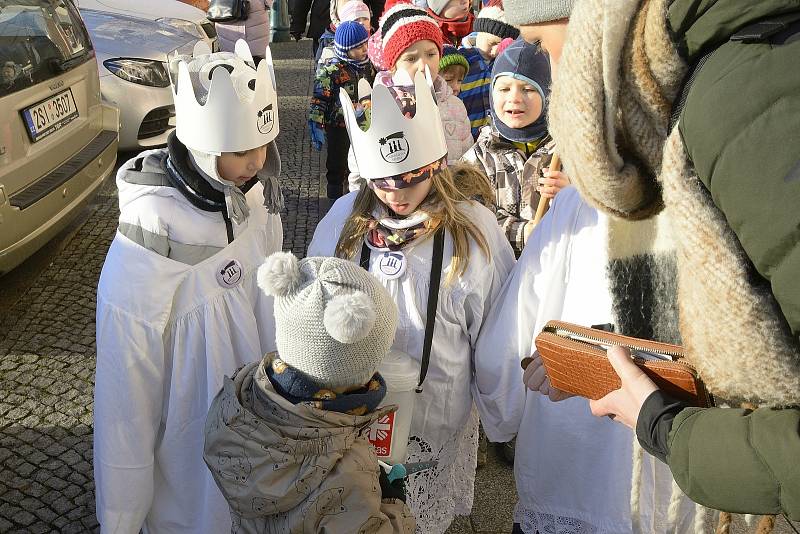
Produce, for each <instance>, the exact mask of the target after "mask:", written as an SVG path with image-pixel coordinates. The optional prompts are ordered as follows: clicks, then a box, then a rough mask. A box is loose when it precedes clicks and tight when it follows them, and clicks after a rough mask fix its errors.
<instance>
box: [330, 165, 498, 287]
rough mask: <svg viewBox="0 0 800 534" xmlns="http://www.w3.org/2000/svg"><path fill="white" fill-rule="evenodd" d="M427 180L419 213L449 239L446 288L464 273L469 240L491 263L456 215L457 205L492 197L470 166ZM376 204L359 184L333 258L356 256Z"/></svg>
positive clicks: (482, 242)
mask: <svg viewBox="0 0 800 534" xmlns="http://www.w3.org/2000/svg"><path fill="white" fill-rule="evenodd" d="M431 180H432V184H431V191H430V193H428V196H427V198H426V199H425V201H424V202H423V203H422V204H420V208H419V209H420V211H424V212H426V213H427V214H428V215H429V216H430V218H431V220H432V221H434V222H437V223H438V224H439V225H442V226H443V227H444V229H445V230H447V231H448V232H450V235H451V236H452V237H453V260H452V268H451V269H450V272H449V273H448V275H447V279H446V281H445V283H447V284H449V283H450V282H451V281H452V280H453V279H454V278H455V277H456V276H461V275H463V274H464V272H465V271H466V269H467V265H468V264H469V256H470V246H469V238H472V239H473V240H474V241H475V243H476V244H477V245H478V247H479V248H480V250H481V252H482V253H483V255H484V256H485V257H486V259H487V260H491V252H490V251H489V245H488V243H487V241H486V238H485V237H484V236H483V234H482V233H481V231H480V229H479V228H478V227H477V226H476V225H475V223H474V222H473V221H472V220H470V218H469V217H467V216H466V215H464V214H463V213H461V211H459V209H458V206H457V204H458V203H459V202H473V201H474V199H476V198H479V199H481V200H483V201H485V200H486V199H493V198H494V194H493V193H492V190H491V188H490V186H489V179H488V178H487V177H486V175H484V174H483V173H482V172H481V171H480V170H478V169H477V168H475V167H473V166H472V165H465V164H456V165H454V166H452V167H445V168H444V169H442V170H440V171H439V172H436V173H435V174H434V175H433V176H432V177H431ZM378 202H379V200H378V197H377V195H375V193H374V192H373V191H372V190H371V189H370V188H369V187H367V185H366V184H362V186H361V190H360V191H359V192H358V196H356V200H355V202H354V204H353V211H352V212H351V213H350V216H349V217H348V218H347V221H346V222H345V224H344V228H343V229H342V233H341V235H340V236H339V242H338V243H337V244H336V256H337V257H339V258H345V259H349V258H352V257H354V256H355V255H356V254H357V253H358V251H359V250H360V247H361V244H362V243H363V241H364V237H365V236H366V234H367V232H368V231H369V229H370V228H369V224H370V221H371V220H372V214H373V211H374V210H375V208H376V207H377V205H378ZM430 235H433V234H430Z"/></svg>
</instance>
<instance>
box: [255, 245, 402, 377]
mask: <svg viewBox="0 0 800 534" xmlns="http://www.w3.org/2000/svg"><path fill="white" fill-rule="evenodd" d="M258 285H259V287H261V289H262V290H264V292H265V293H266V294H268V295H273V296H274V297H275V330H276V342H277V345H278V355H279V357H280V359H281V360H283V361H284V362H285V363H286V364H288V365H290V366H291V367H293V368H295V369H297V370H299V371H302V372H303V373H305V374H307V375H308V376H310V377H311V378H313V379H314V380H315V381H317V382H318V383H319V384H320V385H321V386H325V387H328V388H338V387H346V386H355V385H362V384H365V383H367V382H368V381H369V379H370V378H371V377H372V375H373V374H375V369H376V368H377V367H378V364H380V362H381V361H382V360H383V357H384V356H385V355H386V353H388V352H389V348H390V347H391V346H392V342H393V341H394V333H395V329H396V328H397V306H396V305H395V303H394V301H393V300H392V297H391V296H389V293H388V292H387V291H386V289H384V287H383V286H382V285H381V284H380V282H379V281H378V280H377V279H376V278H375V277H374V276H372V275H371V274H369V273H368V272H367V271H365V270H364V269H362V268H361V267H359V266H358V265H356V264H355V263H353V262H350V261H347V260H342V259H339V258H304V259H302V260H300V261H298V260H297V258H296V257H295V256H294V255H292V254H291V253H289V252H277V253H275V254H273V255H271V256H270V257H269V258H267V261H266V262H264V264H263V265H262V266H261V267H259V269H258Z"/></svg>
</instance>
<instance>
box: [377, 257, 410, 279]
mask: <svg viewBox="0 0 800 534" xmlns="http://www.w3.org/2000/svg"><path fill="white" fill-rule="evenodd" d="M378 272H379V273H380V275H381V276H382V277H383V278H384V279H386V280H394V279H395V278H400V277H401V276H403V275H404V274H405V272H406V255H405V254H403V253H402V252H400V251H394V252H384V253H383V256H381V258H380V259H379V260H378Z"/></svg>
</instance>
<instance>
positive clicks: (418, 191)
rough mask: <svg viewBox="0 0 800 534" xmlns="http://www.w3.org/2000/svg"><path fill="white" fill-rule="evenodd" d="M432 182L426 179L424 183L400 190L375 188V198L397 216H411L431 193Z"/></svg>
mask: <svg viewBox="0 0 800 534" xmlns="http://www.w3.org/2000/svg"><path fill="white" fill-rule="evenodd" d="M432 184H433V180H431V179H428V180H425V181H424V182H420V183H418V184H414V185H411V186H409V187H404V188H402V189H392V188H386V189H380V188H378V187H375V188H374V189H373V191H374V192H375V196H377V197H378V199H380V201H381V202H383V204H384V205H385V206H386V207H387V208H389V209H390V210H392V211H393V212H395V213H396V214H398V215H411V214H412V213H414V211H416V209H417V208H418V207H419V205H420V204H422V201H423V200H425V198H427V196H428V193H430V192H431V187H432Z"/></svg>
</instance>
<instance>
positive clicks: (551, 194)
mask: <svg viewBox="0 0 800 534" xmlns="http://www.w3.org/2000/svg"><path fill="white" fill-rule="evenodd" d="M542 171H543V172H542V175H543V176H542V177H541V178H539V185H538V186H537V187H536V190H537V191H538V192H539V194H540V195H542V196H543V197H544V198H555V196H556V194H557V193H558V192H559V191H561V190H562V189H564V188H565V187H567V186H568V185H569V184H570V181H569V176H567V175H566V174H564V173H563V172H561V171H551V170H550V169H549V168H544V169H543V170H542Z"/></svg>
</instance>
